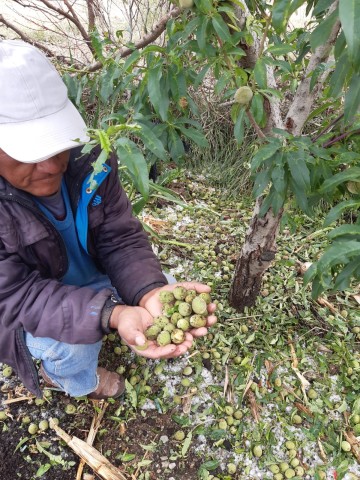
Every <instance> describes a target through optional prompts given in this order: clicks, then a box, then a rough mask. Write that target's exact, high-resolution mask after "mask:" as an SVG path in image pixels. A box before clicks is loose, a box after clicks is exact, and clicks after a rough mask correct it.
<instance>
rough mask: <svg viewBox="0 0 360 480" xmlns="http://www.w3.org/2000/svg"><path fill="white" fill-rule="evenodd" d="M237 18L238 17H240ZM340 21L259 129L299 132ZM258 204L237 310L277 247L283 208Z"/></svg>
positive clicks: (236, 290)
mask: <svg viewBox="0 0 360 480" xmlns="http://www.w3.org/2000/svg"><path fill="white" fill-rule="evenodd" d="M338 4H339V0H335V2H334V5H333V6H332V8H331V9H330V12H329V13H328V15H329V14H331V12H332V11H333V10H334V9H335V8H336V7H337V6H338ZM240 21H241V18H240ZM339 29H340V23H339V22H335V25H334V26H333V28H332V31H331V34H330V36H329V38H328V40H327V42H325V44H324V45H321V46H320V47H318V48H316V49H315V51H314V52H313V54H312V55H311V56H310V59H309V64H308V68H307V71H306V77H305V78H303V79H302V81H301V82H300V86H299V88H298V90H297V92H296V93H295V96H294V98H293V101H292V104H291V105H290V108H289V110H288V114H287V115H286V117H285V122H284V121H283V120H282V115H281V105H280V100H279V99H274V101H272V102H268V103H267V104H265V107H267V110H268V121H267V125H266V127H265V128H264V129H263V133H265V134H267V135H273V133H272V129H273V128H274V127H275V128H278V129H286V130H287V131H289V132H291V133H293V134H296V135H300V134H301V131H302V128H303V126H304V123H305V121H306V118H307V116H308V114H309V112H310V110H311V108H312V106H313V104H314V101H315V99H316V97H317V96H318V94H319V86H320V85H322V83H323V82H324V81H325V78H326V77H325V76H323V77H320V78H319V79H318V81H317V82H316V85H315V88H314V89H313V91H312V92H311V91H310V77H311V73H312V72H314V70H315V69H316V68H317V67H318V65H320V64H321V63H322V62H325V61H326V60H327V59H328V57H329V55H330V52H331V48H332V47H333V45H334V43H335V41H336V38H337V35H338V33H339ZM254 53H255V52H254V51H251V52H249V53H248V52H247V54H248V55H250V54H251V55H252V58H251V63H254V60H255V59H254V57H253V55H254ZM267 81H268V86H269V87H271V88H274V89H276V88H277V84H276V79H275V75H274V69H273V67H269V66H267ZM261 204H262V198H258V199H257V200H256V204H255V208H254V211H253V217H252V219H251V223H250V227H249V230H248V232H247V234H246V237H245V243H244V246H243V248H242V250H241V253H240V256H239V258H238V260H237V263H236V268H235V274H234V278H233V283H232V285H231V288H230V294H229V302H230V305H231V306H232V307H234V308H235V309H236V310H238V311H239V312H242V311H243V310H244V308H245V307H249V306H252V305H254V304H255V301H256V297H257V296H258V295H259V293H260V288H261V282H262V277H263V275H264V273H265V271H266V270H267V269H268V268H269V267H270V265H271V262H272V260H273V259H274V257H275V253H276V251H277V247H276V237H277V234H278V231H279V225H280V221H281V217H282V214H283V211H282V210H281V211H279V213H278V214H277V215H276V216H274V215H273V212H272V210H271V209H270V210H269V211H268V212H267V213H266V215H265V216H264V217H259V211H260V208H261Z"/></svg>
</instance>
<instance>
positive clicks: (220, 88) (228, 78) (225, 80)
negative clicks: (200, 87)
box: [214, 72, 233, 95]
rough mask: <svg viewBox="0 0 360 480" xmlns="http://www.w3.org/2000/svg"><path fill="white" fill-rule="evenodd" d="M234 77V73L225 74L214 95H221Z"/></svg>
mask: <svg viewBox="0 0 360 480" xmlns="http://www.w3.org/2000/svg"><path fill="white" fill-rule="evenodd" d="M232 77H233V73H232V72H224V73H223V74H222V75H221V77H220V78H219V80H218V81H217V82H216V84H215V87H214V93H215V94H216V95H220V94H221V92H222V91H223V90H224V88H225V87H226V85H227V84H228V83H229V82H230V81H231V80H232Z"/></svg>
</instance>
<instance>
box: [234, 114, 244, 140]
mask: <svg viewBox="0 0 360 480" xmlns="http://www.w3.org/2000/svg"><path fill="white" fill-rule="evenodd" d="M245 115H246V110H245V108H242V109H241V110H240V112H239V115H238V117H237V119H236V122H235V126H234V137H235V139H236V142H237V144H238V145H241V144H242V142H243V140H244V120H245Z"/></svg>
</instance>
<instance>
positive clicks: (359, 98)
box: [344, 73, 360, 122]
mask: <svg viewBox="0 0 360 480" xmlns="http://www.w3.org/2000/svg"><path fill="white" fill-rule="evenodd" d="M359 106H360V74H359V73H357V74H353V76H352V78H351V82H350V85H349V90H348V91H347V92H346V95H345V108H344V112H345V117H344V118H345V121H348V122H349V121H350V120H351V119H352V118H353V117H354V115H356V113H357V112H358V109H359Z"/></svg>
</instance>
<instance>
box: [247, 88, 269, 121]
mask: <svg viewBox="0 0 360 480" xmlns="http://www.w3.org/2000/svg"><path fill="white" fill-rule="evenodd" d="M250 110H251V112H252V114H253V115H254V118H255V121H256V123H257V124H258V125H259V126H260V127H264V126H265V122H266V115H265V110H264V98H263V96H262V95H261V94H260V93H255V95H254V96H253V98H252V100H251V107H250Z"/></svg>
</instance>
